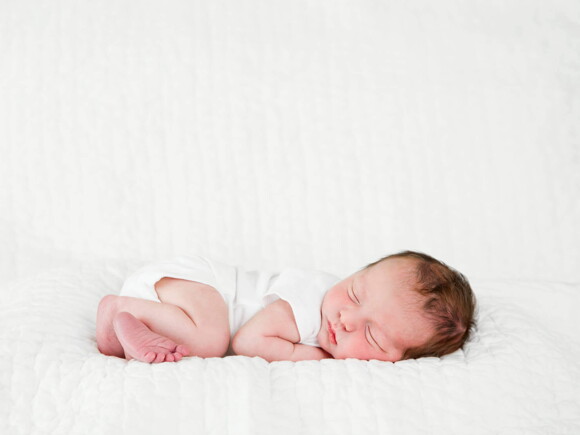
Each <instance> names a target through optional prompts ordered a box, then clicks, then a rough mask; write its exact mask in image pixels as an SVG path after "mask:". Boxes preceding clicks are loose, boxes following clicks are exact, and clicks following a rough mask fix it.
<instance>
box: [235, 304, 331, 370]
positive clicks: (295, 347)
mask: <svg viewBox="0 0 580 435" xmlns="http://www.w3.org/2000/svg"><path fill="white" fill-rule="evenodd" d="M299 340H300V334H299V333H298V327H297V326H296V320H295V319H294V313H293V312H292V308H291V307H290V304H289V303H288V302H286V301H285V300H283V299H278V300H277V301H275V302H272V303H271V304H269V305H267V306H266V307H265V308H263V309H262V310H261V311H259V312H258V313H257V314H256V315H255V316H254V317H252V318H251V319H250V320H248V321H247V322H246V323H245V324H244V325H243V326H242V327H241V328H240V329H239V331H238V332H237V333H236V335H235V336H234V338H233V341H232V347H233V349H234V352H235V353H236V354H237V355H246V356H259V357H262V358H264V359H265V360H267V361H269V362H272V361H302V360H320V359H324V358H332V356H331V355H330V354H328V353H327V352H325V351H324V350H322V349H321V348H319V347H314V346H308V345H306V344H299V343H298V341H299Z"/></svg>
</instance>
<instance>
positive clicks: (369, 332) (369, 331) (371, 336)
mask: <svg viewBox="0 0 580 435" xmlns="http://www.w3.org/2000/svg"><path fill="white" fill-rule="evenodd" d="M367 331H368V334H369V337H370V340H369V339H368V338H367V341H368V342H369V344H370V345H371V346H372V345H373V343H372V342H374V343H375V344H376V343H377V342H376V341H375V339H374V338H373V335H372V334H371V328H369V327H368V326H367ZM371 341H372V342H371ZM377 346H378V344H377Z"/></svg>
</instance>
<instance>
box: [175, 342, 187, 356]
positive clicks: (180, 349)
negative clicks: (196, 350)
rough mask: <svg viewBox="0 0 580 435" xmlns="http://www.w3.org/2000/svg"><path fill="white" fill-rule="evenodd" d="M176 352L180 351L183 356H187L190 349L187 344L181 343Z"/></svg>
mask: <svg viewBox="0 0 580 435" xmlns="http://www.w3.org/2000/svg"><path fill="white" fill-rule="evenodd" d="M174 353H179V354H181V355H182V356H186V355H189V349H188V348H187V347H186V346H184V345H183V344H179V345H178V346H177V347H176V348H175V352H174Z"/></svg>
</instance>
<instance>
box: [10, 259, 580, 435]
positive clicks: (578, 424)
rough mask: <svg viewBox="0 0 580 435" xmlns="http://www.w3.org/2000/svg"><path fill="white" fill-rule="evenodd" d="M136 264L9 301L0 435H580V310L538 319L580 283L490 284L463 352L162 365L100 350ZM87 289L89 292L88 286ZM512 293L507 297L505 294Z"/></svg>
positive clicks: (54, 283) (24, 284)
mask: <svg viewBox="0 0 580 435" xmlns="http://www.w3.org/2000/svg"><path fill="white" fill-rule="evenodd" d="M126 273H127V270H126V269H125V268H124V267H121V266H114V265H112V264H110V263H109V264H105V263H103V264H92V265H85V266H84V267H81V268H79V269H76V270H75V269H55V270H53V271H51V272H50V273H44V274H40V275H39V276H37V277H35V278H30V279H27V280H21V281H16V282H13V283H12V284H11V285H10V286H9V287H8V288H7V289H5V290H8V293H10V294H11V295H12V296H11V297H10V298H8V300H4V301H3V302H2V305H1V307H2V308H1V310H0V344H1V346H2V350H3V357H2V359H1V360H0V385H2V386H3V391H2V394H1V395H0V432H1V433H6V434H8V433H10V434H27V433H51V434H57V433H63V434H64V433H94V434H102V433H139V432H141V431H142V432H143V433H175V434H181V433H184V434H185V433H248V434H250V433H264V434H271V433H283V434H291V433H311V434H319V433H328V434H351V433H352V434H354V433H356V434H376V433H397V434H417V433H446V434H465V433H470V434H478V433H482V434H483V433H486V434H489V433H502V434H503V433H509V434H512V433H513V434H547V433H549V434H573V433H577V431H578V429H579V428H580V389H579V388H578V385H580V384H579V382H580V365H579V364H578V360H579V359H580V347H579V346H578V342H577V340H574V337H573V335H576V334H577V329H576V330H575V331H573V333H572V331H568V334H567V335H566V334H565V333H563V332H562V331H559V330H558V328H561V329H565V328H567V327H568V326H570V325H572V324H573V322H574V321H575V319H574V318H573V316H572V313H571V312H570V316H566V315H564V314H562V315H560V318H559V319H551V320H548V323H549V324H547V325H544V324H540V322H539V321H538V319H537V318H536V317H534V310H543V309H545V306H544V304H542V301H537V300H534V299H533V297H532V298H530V299H528V300H527V301H526V303H525V304H523V305H520V303H519V302H520V301H521V300H522V299H523V298H526V292H527V289H529V288H531V289H532V290H531V292H532V293H534V291H536V292H537V291H541V292H544V293H547V292H549V293H551V295H552V296H551V298H550V299H551V301H552V305H558V304H562V303H564V302H569V301H571V299H570V292H572V293H573V295H574V296H573V297H574V299H573V300H574V302H575V306H578V305H577V304H578V303H579V302H580V301H579V300H578V298H579V297H578V295H579V294H580V289H579V288H578V287H577V286H569V285H564V284H558V283H540V282H535V283H534V284H531V283H525V282H519V283H518V282H511V283H508V282H504V283H501V282H481V283H478V284H475V283H474V284H475V285H476V286H477V287H476V290H479V296H480V298H479V300H480V312H479V326H478V328H477V330H476V331H475V333H474V336H473V339H472V341H471V342H470V343H469V344H468V345H467V346H466V347H465V349H464V350H463V351H458V352H455V353H454V354H451V355H448V356H446V357H444V358H441V359H439V358H424V359H419V360H409V361H401V362H398V363H395V364H392V363H386V362H380V361H358V360H346V361H338V360H323V361H321V362H317V361H302V362H298V363H294V362H276V363H271V364H268V363H267V362H266V361H264V360H262V359H260V358H248V357H242V356H232V357H226V358H223V359H220V358H211V359H205V360H204V359H200V358H186V359H184V360H183V361H181V362H179V363H177V364H174V363H162V364H156V365H150V364H145V363H141V362H136V361H130V362H128V361H125V360H121V359H118V358H113V357H107V356H104V355H101V354H99V353H98V351H97V349H96V343H95V337H94V328H95V314H96V306H97V304H98V301H99V299H100V298H101V297H102V296H103V295H105V294H107V293H108V290H111V289H115V288H119V286H120V285H121V284H122V279H123V277H124V276H125V275H126ZM79 289H82V290H83V291H82V292H81V291H79ZM506 289H512V292H511V294H510V295H509V296H507V295H506V293H505V290H506Z"/></svg>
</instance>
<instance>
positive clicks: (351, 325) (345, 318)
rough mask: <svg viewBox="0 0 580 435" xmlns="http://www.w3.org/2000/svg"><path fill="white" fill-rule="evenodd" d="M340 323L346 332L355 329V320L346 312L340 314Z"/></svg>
mask: <svg viewBox="0 0 580 435" xmlns="http://www.w3.org/2000/svg"><path fill="white" fill-rule="evenodd" d="M340 323H341V324H342V327H343V329H344V330H345V331H346V332H352V331H353V330H354V329H355V324H356V322H355V319H354V317H353V316H352V315H351V314H350V313H348V312H347V311H346V310H343V311H341V312H340Z"/></svg>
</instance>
